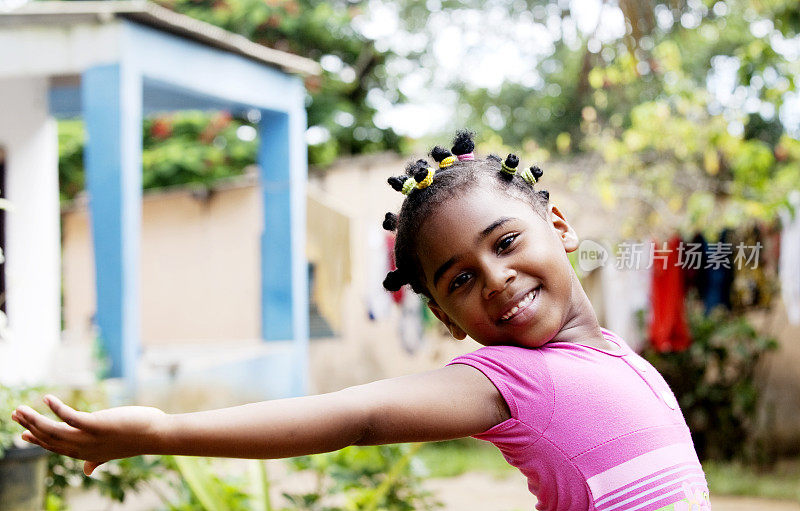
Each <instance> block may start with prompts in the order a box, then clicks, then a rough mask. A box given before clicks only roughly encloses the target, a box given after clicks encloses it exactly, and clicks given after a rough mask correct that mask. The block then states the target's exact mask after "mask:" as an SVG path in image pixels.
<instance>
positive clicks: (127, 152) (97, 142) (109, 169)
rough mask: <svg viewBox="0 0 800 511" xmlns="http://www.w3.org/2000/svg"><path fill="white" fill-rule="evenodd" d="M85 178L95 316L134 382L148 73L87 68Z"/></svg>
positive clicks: (116, 366)
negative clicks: (144, 88) (144, 76)
mask: <svg viewBox="0 0 800 511" xmlns="http://www.w3.org/2000/svg"><path fill="white" fill-rule="evenodd" d="M81 101H82V105H83V115H84V120H85V122H86V133H87V143H86V149H85V154H84V163H85V168H86V184H87V189H88V191H89V207H90V215H91V222H92V235H93V241H94V257H95V269H96V278H97V283H96V286H97V324H98V326H99V329H100V337H101V341H102V344H103V347H104V348H105V350H106V352H107V353H108V355H109V357H110V358H111V368H110V374H109V376H111V377H122V378H125V381H126V390H127V391H128V392H129V393H133V392H134V391H135V388H136V367H137V360H138V357H139V347H140V339H141V311H140V262H139V260H140V257H139V253H140V240H141V219H142V209H141V208H142V206H141V203H142V79H141V75H140V74H139V73H138V72H137V71H136V70H135V69H131V67H129V66H125V65H124V64H111V65H102V66H96V67H93V68H91V69H88V70H87V71H85V72H84V73H83V79H82V82H81Z"/></svg>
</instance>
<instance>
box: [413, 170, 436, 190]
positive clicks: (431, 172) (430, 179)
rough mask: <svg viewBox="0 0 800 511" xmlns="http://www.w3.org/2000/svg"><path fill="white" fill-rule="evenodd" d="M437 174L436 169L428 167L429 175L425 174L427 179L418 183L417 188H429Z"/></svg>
mask: <svg viewBox="0 0 800 511" xmlns="http://www.w3.org/2000/svg"><path fill="white" fill-rule="evenodd" d="M435 174H436V171H435V170H433V169H432V168H430V167H428V175H427V176H425V179H423V180H422V181H420V182H419V183H417V188H419V189H420V190H421V189H423V188H427V187H429V186H430V185H431V183H433V176H434V175H435Z"/></svg>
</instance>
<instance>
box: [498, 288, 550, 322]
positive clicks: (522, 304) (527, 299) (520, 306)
mask: <svg viewBox="0 0 800 511" xmlns="http://www.w3.org/2000/svg"><path fill="white" fill-rule="evenodd" d="M539 289H541V286H540V287H537V288H536V289H534V290H533V291H531V292H530V293H528V294H526V295H525V296H523V297H522V300H520V301H519V303H517V304H516V305H515V306H514V307H512V308H511V310H509V311H508V312H506V313H505V314H503V315H502V316H501V317H500V321H509V320H510V319H512V318H513V317H514V316H516V315H517V314H519V313H520V312H522V311H523V310H525V309H527V308H528V306H529V305H530V304H532V303H533V300H534V299H535V298H536V297H537V296H538V295H539Z"/></svg>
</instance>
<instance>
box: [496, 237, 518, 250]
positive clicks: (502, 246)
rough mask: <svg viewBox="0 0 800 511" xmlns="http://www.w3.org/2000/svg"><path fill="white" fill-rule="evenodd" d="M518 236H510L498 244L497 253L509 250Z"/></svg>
mask: <svg viewBox="0 0 800 511" xmlns="http://www.w3.org/2000/svg"><path fill="white" fill-rule="evenodd" d="M517 236H519V235H518V234H510V235H508V236H506V237H505V238H503V239H501V240H500V242H499V243H498V244H497V252H498V253H499V252H502V251H504V250H506V249H508V248H509V247H510V246H511V245H512V244H513V243H514V240H516V239H517Z"/></svg>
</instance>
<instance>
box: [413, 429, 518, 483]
mask: <svg viewBox="0 0 800 511" xmlns="http://www.w3.org/2000/svg"><path fill="white" fill-rule="evenodd" d="M417 457H418V458H420V459H422V461H423V462H425V466H426V467H427V469H428V471H429V476H430V477H455V476H458V475H461V474H463V473H465V472H473V471H478V472H488V473H490V474H492V475H494V476H496V477H505V476H508V475H510V474H513V473H514V471H515V470H516V469H515V468H514V467H512V466H511V465H509V464H508V462H507V461H506V460H505V458H503V455H502V454H500V451H498V450H497V448H496V447H495V446H493V445H492V444H490V443H488V442H483V441H481V440H475V439H474V438H461V439H458V440H450V441H447V442H435V443H427V444H425V445H423V446H422V449H420V451H419V452H418V453H417Z"/></svg>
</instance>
